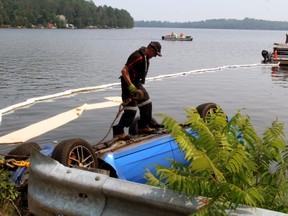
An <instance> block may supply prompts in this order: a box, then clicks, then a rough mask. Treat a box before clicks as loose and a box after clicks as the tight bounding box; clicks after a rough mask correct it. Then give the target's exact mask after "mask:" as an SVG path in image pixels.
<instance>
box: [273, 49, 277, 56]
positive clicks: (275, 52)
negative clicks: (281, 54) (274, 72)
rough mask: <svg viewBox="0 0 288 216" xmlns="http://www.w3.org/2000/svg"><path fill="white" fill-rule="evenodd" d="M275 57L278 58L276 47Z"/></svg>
mask: <svg viewBox="0 0 288 216" xmlns="http://www.w3.org/2000/svg"><path fill="white" fill-rule="evenodd" d="M273 58H278V54H277V49H275V51H274V55H273Z"/></svg>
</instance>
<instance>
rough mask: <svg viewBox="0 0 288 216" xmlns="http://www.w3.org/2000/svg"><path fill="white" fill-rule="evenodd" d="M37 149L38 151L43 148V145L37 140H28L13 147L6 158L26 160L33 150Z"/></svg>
mask: <svg viewBox="0 0 288 216" xmlns="http://www.w3.org/2000/svg"><path fill="white" fill-rule="evenodd" d="M32 149H35V150H37V151H40V150H41V147H40V146H39V144H38V143H36V142H26V143H22V144H21V145H19V146H17V147H16V148H14V149H12V150H11V151H10V152H9V153H8V154H7V155H6V156H5V160H8V159H15V160H26V159H28V158H29V156H30V154H31V150H32Z"/></svg>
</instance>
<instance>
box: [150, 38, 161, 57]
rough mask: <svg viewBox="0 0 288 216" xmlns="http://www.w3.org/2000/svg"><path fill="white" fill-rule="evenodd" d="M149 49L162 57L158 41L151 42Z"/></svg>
mask: <svg viewBox="0 0 288 216" xmlns="http://www.w3.org/2000/svg"><path fill="white" fill-rule="evenodd" d="M148 47H151V48H152V49H154V50H155V51H156V53H157V55H158V56H162V54H161V44H160V43H159V42H158V41H151V42H150V44H149V45H148Z"/></svg>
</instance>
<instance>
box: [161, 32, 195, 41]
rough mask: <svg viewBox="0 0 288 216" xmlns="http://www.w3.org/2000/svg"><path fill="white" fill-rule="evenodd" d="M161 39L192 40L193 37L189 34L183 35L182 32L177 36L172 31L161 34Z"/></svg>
mask: <svg viewBox="0 0 288 216" xmlns="http://www.w3.org/2000/svg"><path fill="white" fill-rule="evenodd" d="M162 40H166V41H192V40H193V38H192V37H191V36H190V35H189V36H188V35H187V36H185V35H184V34H183V33H180V35H179V36H178V35H177V34H175V33H174V32H172V33H171V34H167V35H164V36H162Z"/></svg>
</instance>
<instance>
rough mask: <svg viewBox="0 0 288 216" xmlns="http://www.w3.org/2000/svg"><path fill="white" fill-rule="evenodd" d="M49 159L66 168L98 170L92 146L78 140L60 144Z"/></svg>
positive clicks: (69, 140) (65, 141)
mask: <svg viewBox="0 0 288 216" xmlns="http://www.w3.org/2000/svg"><path fill="white" fill-rule="evenodd" d="M51 157H52V158H53V159H55V160H57V161H58V162H59V163H61V164H63V165H64V166H68V167H82V168H98V160H97V156H96V154H95V152H94V150H93V148H92V146H91V145H90V144H89V143H88V142H87V141H85V140H83V139H79V138H73V139H68V140H64V141H62V142H60V143H59V144H58V145H57V146H56V147H55V149H54V150H53V152H52V155H51Z"/></svg>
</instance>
